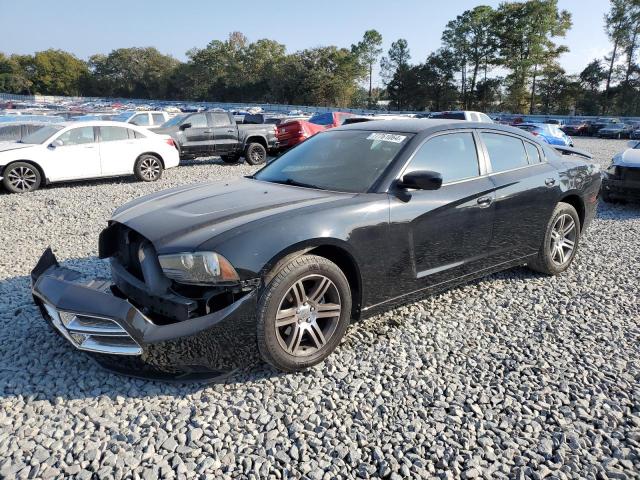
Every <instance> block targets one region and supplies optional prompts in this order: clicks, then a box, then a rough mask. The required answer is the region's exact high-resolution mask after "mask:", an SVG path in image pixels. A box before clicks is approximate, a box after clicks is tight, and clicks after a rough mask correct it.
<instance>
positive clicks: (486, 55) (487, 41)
mask: <svg viewBox="0 0 640 480" xmlns="http://www.w3.org/2000/svg"><path fill="white" fill-rule="evenodd" d="M494 14H495V11H494V10H493V9H492V8H491V7H488V6H484V5H482V6H479V7H475V8H474V9H473V10H467V11H465V12H463V13H462V14H461V15H458V17H457V18H456V19H455V20H451V21H450V22H449V23H448V24H447V26H446V27H445V30H444V31H443V33H442V41H443V43H444V45H445V47H446V48H448V49H449V50H451V51H452V52H453V53H454V55H455V57H456V59H457V61H458V64H459V67H460V71H461V83H462V97H463V98H462V103H463V105H464V108H465V109H466V108H470V104H469V102H470V98H473V95H474V90H475V88H476V83H477V81H478V74H479V72H480V70H481V69H484V73H485V80H486V75H487V70H488V69H489V66H490V65H493V64H495V63H496V54H497V41H496V38H495V35H494V33H493V17H494ZM467 67H469V69H470V71H471V74H470V75H471V78H470V80H469V81H470V85H469V88H468V91H467V88H466V82H467Z"/></svg>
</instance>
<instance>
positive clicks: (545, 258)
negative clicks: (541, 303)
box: [528, 202, 581, 275]
mask: <svg viewBox="0 0 640 480" xmlns="http://www.w3.org/2000/svg"><path fill="white" fill-rule="evenodd" d="M569 219H571V221H572V222H573V227H571V225H570V224H569V223H568V222H569ZM562 225H564V228H561V227H562ZM559 227H560V228H559ZM580 228H581V226H580V217H578V212H576V209H575V208H573V206H571V205H569V204H568V203H564V202H560V203H558V205H556V208H555V209H554V210H553V213H552V214H551V219H550V220H549V223H548V224H547V228H546V230H545V233H544V239H543V241H542V245H541V246H540V250H538V255H537V257H536V258H535V260H533V261H531V262H529V264H528V267H529V268H530V269H532V270H535V271H536V272H540V273H545V274H547V275H558V274H560V273H562V272H564V271H565V270H566V269H567V268H569V266H570V265H571V262H573V259H574V257H575V255H576V252H577V251H578V245H579V243H580ZM562 232H564V234H563V233H562ZM558 240H561V241H562V243H558ZM567 241H570V242H573V247H572V248H571V249H570V250H569V244H568V243H566V242H567ZM554 245H555V247H554ZM560 250H561V251H562V254H560Z"/></svg>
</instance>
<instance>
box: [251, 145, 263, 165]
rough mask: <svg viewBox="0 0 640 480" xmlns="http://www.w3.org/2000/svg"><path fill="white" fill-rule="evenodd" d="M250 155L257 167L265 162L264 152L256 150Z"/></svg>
mask: <svg viewBox="0 0 640 480" xmlns="http://www.w3.org/2000/svg"><path fill="white" fill-rule="evenodd" d="M249 155H251V161H252V162H253V163H254V164H256V165H257V164H259V163H262V162H263V161H264V155H262V152H261V151H260V150H258V149H256V148H254V149H253V150H251V152H250V153H249Z"/></svg>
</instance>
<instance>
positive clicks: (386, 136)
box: [367, 133, 407, 143]
mask: <svg viewBox="0 0 640 480" xmlns="http://www.w3.org/2000/svg"><path fill="white" fill-rule="evenodd" d="M405 138H407V136H406V135H394V134H392V133H372V134H371V135H369V136H368V137H367V140H377V141H379V142H393V143H402V141H403V140H404V139H405Z"/></svg>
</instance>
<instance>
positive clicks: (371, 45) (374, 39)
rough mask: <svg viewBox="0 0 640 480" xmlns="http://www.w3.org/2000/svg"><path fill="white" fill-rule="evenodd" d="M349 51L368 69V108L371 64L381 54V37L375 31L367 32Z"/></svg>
mask: <svg viewBox="0 0 640 480" xmlns="http://www.w3.org/2000/svg"><path fill="white" fill-rule="evenodd" d="M351 51H352V52H353V53H354V54H355V55H356V56H357V57H359V58H360V59H362V62H363V63H364V64H365V65H366V66H367V67H368V69H369V74H368V77H369V102H368V103H369V107H371V105H372V99H371V94H372V91H373V64H374V63H376V62H377V61H378V58H380V55H381V54H382V35H380V33H378V31H377V30H367V31H366V32H364V36H363V37H362V40H361V41H360V42H358V43H357V44H355V45H352V46H351Z"/></svg>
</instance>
